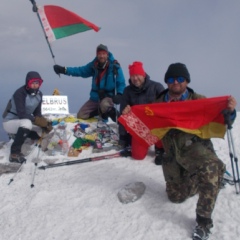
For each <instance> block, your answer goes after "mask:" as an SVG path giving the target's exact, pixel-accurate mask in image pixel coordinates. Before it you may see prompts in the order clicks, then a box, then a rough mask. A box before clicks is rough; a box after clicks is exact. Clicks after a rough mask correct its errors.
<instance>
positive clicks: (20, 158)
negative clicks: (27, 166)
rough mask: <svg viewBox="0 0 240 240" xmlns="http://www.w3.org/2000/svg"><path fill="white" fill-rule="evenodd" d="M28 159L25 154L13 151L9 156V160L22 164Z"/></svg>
mask: <svg viewBox="0 0 240 240" xmlns="http://www.w3.org/2000/svg"><path fill="white" fill-rule="evenodd" d="M26 161H27V160H26V158H25V157H24V155H23V154H22V153H19V154H17V153H12V154H10V156H9V162H16V163H20V164H22V163H24V162H26Z"/></svg>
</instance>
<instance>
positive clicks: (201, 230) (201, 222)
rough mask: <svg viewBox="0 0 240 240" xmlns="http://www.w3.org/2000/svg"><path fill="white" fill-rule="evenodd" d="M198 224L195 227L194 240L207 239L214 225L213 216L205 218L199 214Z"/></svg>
mask: <svg viewBox="0 0 240 240" xmlns="http://www.w3.org/2000/svg"><path fill="white" fill-rule="evenodd" d="M196 222H197V224H198V225H197V226H196V227H195V229H194V231H193V235H192V239H193V240H206V239H208V238H209V235H210V233H211V232H210V229H211V228H212V227H213V221H212V219H211V218H205V217H202V216H200V215H199V214H197V218H196Z"/></svg>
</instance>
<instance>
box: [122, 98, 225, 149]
mask: <svg viewBox="0 0 240 240" xmlns="http://www.w3.org/2000/svg"><path fill="white" fill-rule="evenodd" d="M228 98H229V96H223V97H214V98H205V99H198V100H189V101H181V102H170V103H153V104H143V105H135V106H133V107H131V111H130V112H129V113H128V114H126V115H121V116H120V118H119V119H118V121H119V122H120V123H121V124H122V125H123V126H124V127H125V129H126V130H127V131H128V132H129V133H130V134H131V135H132V136H133V137H134V138H136V139H137V140H138V141H139V142H140V143H141V144H143V145H145V146H151V145H153V144H155V143H156V142H157V141H158V140H159V139H162V138H163V137H164V135H165V134H166V133H167V132H168V131H169V130H170V129H179V130H181V131H184V132H187V133H191V134H195V135H197V136H199V137H200V138H203V139H208V138H223V137H224V135H225V132H226V126H225V123H224V116H223V114H222V111H223V110H224V109H226V108H227V103H228Z"/></svg>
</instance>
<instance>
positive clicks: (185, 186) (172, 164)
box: [162, 141, 225, 218]
mask: <svg viewBox="0 0 240 240" xmlns="http://www.w3.org/2000/svg"><path fill="white" fill-rule="evenodd" d="M207 143H208V144H209V146H206V145H204V144H203V143H202V142H194V143H191V144H190V145H191V146H190V145H189V146H185V145H184V146H182V147H181V150H179V148H177V149H176V144H172V145H171V149H170V151H169V149H166V155H165V156H164V160H163V164H162V168H163V173H164V177H165V181H166V192H167V195H168V198H169V200H170V201H172V202H174V203H181V202H183V201H184V200H186V199H187V198H189V197H191V196H193V195H195V194H197V193H198V194H199V199H198V202H197V208H196V213H197V214H198V215H200V216H202V217H205V218H211V215H212V212H213V209H214V206H215V202H216V199H217V196H218V193H219V190H220V182H221V180H222V177H223V174H224V171H225V165H224V163H223V162H222V161H221V160H220V159H219V158H218V157H217V155H216V154H215V152H214V150H213V147H212V143H211V141H209V142H207ZM165 147H166V144H165Z"/></svg>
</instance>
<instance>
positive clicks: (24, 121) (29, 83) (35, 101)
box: [3, 71, 52, 163]
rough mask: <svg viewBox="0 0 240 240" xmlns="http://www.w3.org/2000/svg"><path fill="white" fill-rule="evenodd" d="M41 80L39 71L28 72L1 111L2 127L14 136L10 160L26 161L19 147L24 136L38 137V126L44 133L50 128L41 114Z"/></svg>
mask: <svg viewBox="0 0 240 240" xmlns="http://www.w3.org/2000/svg"><path fill="white" fill-rule="evenodd" d="M42 82H43V80H42V78H41V76H40V75H39V73H37V72H35V71H31V72H28V73H27V75H26V82H25V85H24V86H22V87H20V88H18V89H17V90H16V91H15V93H14V94H13V96H12V98H11V99H10V100H9V102H8V104H7V107H6V109H5V111H4V113H3V129H4V130H5V131H6V132H7V133H8V134H10V135H15V136H14V141H13V143H12V145H11V151H10V156H9V161H10V162H17V163H23V162H25V161H26V159H25V157H24V155H23V154H22V153H21V148H22V145H23V143H24V141H25V140H26V138H31V139H32V140H38V139H40V137H39V135H38V134H37V132H36V131H34V130H33V127H34V125H36V126H38V127H36V130H38V129H39V127H41V128H42V130H43V131H45V132H46V133H48V132H50V131H51V130H52V125H51V122H48V121H47V119H46V118H44V117H43V116H42V114H41V103H42V92H41V91H40V90H39V88H40V86H41V84H42Z"/></svg>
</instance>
